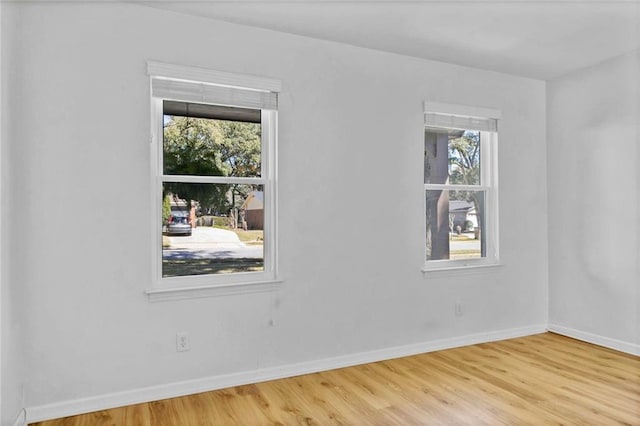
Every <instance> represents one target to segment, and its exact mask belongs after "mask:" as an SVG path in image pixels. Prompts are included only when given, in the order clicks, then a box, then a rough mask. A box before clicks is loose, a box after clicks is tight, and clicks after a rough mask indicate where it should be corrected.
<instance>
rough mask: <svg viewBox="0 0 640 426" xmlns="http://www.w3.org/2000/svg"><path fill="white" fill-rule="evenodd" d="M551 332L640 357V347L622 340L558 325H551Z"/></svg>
mask: <svg viewBox="0 0 640 426" xmlns="http://www.w3.org/2000/svg"><path fill="white" fill-rule="evenodd" d="M548 329H549V331H551V332H553V333H557V334H562V335H563V336H567V337H571V338H573V339H577V340H582V341H583V342H588V343H593V344H594V345H598V346H604V347H605V348H609V349H614V350H616V351H620V352H624V353H628V354H631V355H636V356H640V345H638V344H636V343H631V342H625V341H622V340H617V339H612V338H610V337H604V336H600V335H597V334H593V333H587V332H586V331H580V330H575V329H573V328H569V327H564V326H561V325H556V324H549V327H548Z"/></svg>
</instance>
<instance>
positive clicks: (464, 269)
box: [422, 262, 504, 275]
mask: <svg viewBox="0 0 640 426" xmlns="http://www.w3.org/2000/svg"><path fill="white" fill-rule="evenodd" d="M502 266H504V264H503V263H499V262H495V263H476V264H474V263H468V264H449V265H446V266H438V267H427V266H424V267H422V274H423V275H431V274H439V273H442V274H454V273H477V272H480V271H483V270H491V269H494V268H500V267H502Z"/></svg>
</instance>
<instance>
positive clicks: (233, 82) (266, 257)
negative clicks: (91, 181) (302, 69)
mask: <svg viewBox="0 0 640 426" xmlns="http://www.w3.org/2000/svg"><path fill="white" fill-rule="evenodd" d="M147 69H148V75H149V76H150V85H151V88H150V89H151V92H150V101H151V102H150V104H151V123H150V124H151V141H150V159H151V191H150V192H151V201H150V202H151V206H152V207H151V213H152V220H151V229H152V231H151V235H152V250H151V251H152V262H151V264H152V286H151V288H149V289H147V290H146V294H147V295H148V297H149V300H151V301H156V300H168V299H185V298H193V297H206V296H218V295H226V294H238V293H255V292H261V291H271V290H275V289H277V288H278V287H279V284H280V283H281V282H282V280H281V279H280V278H279V274H278V238H277V222H278V221H277V204H278V203H277V157H278V156H277V133H278V132H277V126H278V113H277V106H276V109H265V108H255V107H249V108H252V109H260V111H261V173H260V176H256V177H232V176H199V175H198V176H184V175H165V174H164V173H163V172H164V170H163V157H162V156H163V136H164V127H163V124H164V109H163V101H165V100H173V101H185V102H191V103H195V102H194V100H193V99H192V98H191V99H190V96H180V94H177V95H169V96H167V95H164V96H155V94H154V92H153V82H154V79H157V80H172V81H175V82H177V83H178V84H180V85H181V86H184V85H185V84H186V86H187V87H189V83H192V84H193V87H203V85H204V87H213V88H214V89H222V90H223V91H225V92H234V90H235V89H238V90H245V91H246V90H248V91H256V92H271V93H276V95H277V93H278V92H279V91H280V86H281V83H280V81H279V80H274V79H269V78H264V77H256V76H249V75H244V74H235V73H227V72H222V71H214V70H206V69H202V68H192V67H184V66H179V65H171V64H164V63H158V62H152V61H148V62H147ZM199 103H204V104H210V105H221V106H230V107H234V106H240V107H244V108H247V106H243V105H234V104H230V102H228V101H227V100H224V101H221V102H219V103H216V102H215V99H206V101H203V102H199ZM164 182H182V183H211V184H229V183H236V184H251V185H262V187H263V191H264V245H263V264H264V269H263V271H259V272H234V273H228V274H207V275H187V276H177V277H163V276H162V255H163V249H162V234H161V232H159V230H160V229H162V185H163V183H164Z"/></svg>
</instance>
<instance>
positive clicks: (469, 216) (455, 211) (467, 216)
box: [449, 200, 478, 231]
mask: <svg viewBox="0 0 640 426" xmlns="http://www.w3.org/2000/svg"><path fill="white" fill-rule="evenodd" d="M467 221H470V222H471V223H472V226H471V227H470V226H465V223H466V222H467ZM449 223H450V224H451V227H452V230H454V231H455V229H456V227H457V226H460V228H461V229H462V230H463V231H464V230H467V231H473V230H474V229H475V228H477V227H478V218H477V217H476V209H475V207H474V206H473V203H471V202H469V201H465V200H450V201H449Z"/></svg>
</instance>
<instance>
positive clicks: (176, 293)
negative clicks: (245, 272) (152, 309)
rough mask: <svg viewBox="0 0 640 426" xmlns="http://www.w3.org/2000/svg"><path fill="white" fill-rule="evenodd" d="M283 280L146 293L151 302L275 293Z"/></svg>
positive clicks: (202, 286)
mask: <svg viewBox="0 0 640 426" xmlns="http://www.w3.org/2000/svg"><path fill="white" fill-rule="evenodd" d="M282 283H283V281H282V280H266V281H255V282H244V283H229V284H217V285H201V286H192V287H170V288H152V289H149V290H146V291H145V293H146V295H147V297H148V298H149V302H164V301H168V300H185V299H197V298H202V297H217V296H229V295H235V294H248V293H264V292H269V291H275V290H278V289H279V288H280V286H281V285H282Z"/></svg>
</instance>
